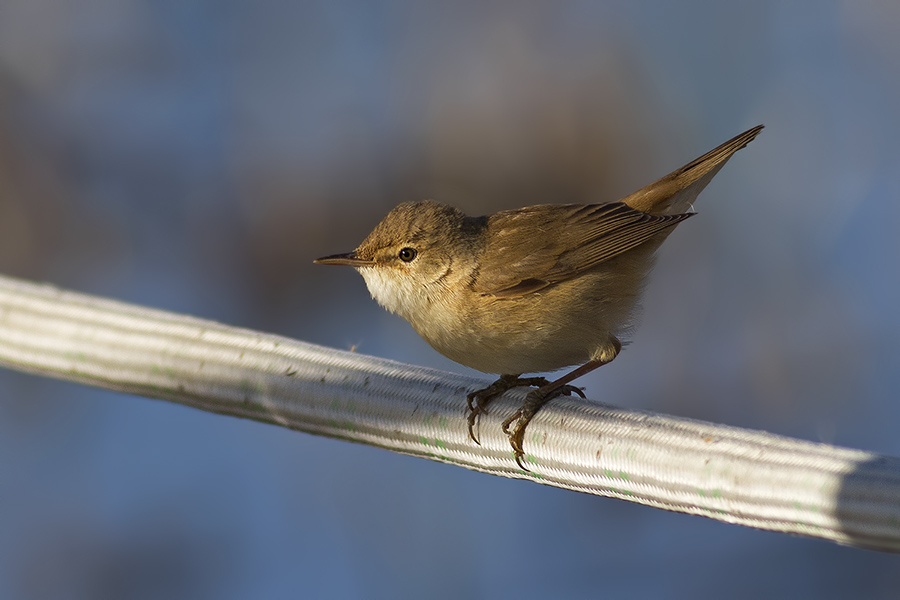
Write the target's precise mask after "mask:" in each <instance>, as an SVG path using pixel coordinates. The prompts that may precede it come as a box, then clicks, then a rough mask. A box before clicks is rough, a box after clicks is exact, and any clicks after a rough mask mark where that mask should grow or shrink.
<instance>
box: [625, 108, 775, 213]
mask: <svg viewBox="0 0 900 600" xmlns="http://www.w3.org/2000/svg"><path fill="white" fill-rule="evenodd" d="M762 129H763V126H762V125H757V126H756V127H754V128H753V129H749V130H747V131H745V132H744V133H742V134H740V135H739V136H737V137H734V138H732V139H730V140H728V141H727V142H725V143H724V144H722V145H721V146H719V147H717V148H715V149H713V150H710V151H709V152H707V153H706V154H704V155H703V156H701V157H700V158H697V159H695V160H693V161H691V162H689V163H688V164H686V165H685V166H683V167H681V168H680V169H677V170H675V171H673V172H672V173H669V174H668V175H666V176H665V177H663V178H662V179H660V180H659V181H656V182H655V183H651V184H650V185H648V186H647V187H644V188H641V189H639V190H638V191H636V192H634V193H633V194H631V195H630V196H627V197H625V198H623V199H622V202H624V203H625V204H627V205H628V206H630V207H631V208H634V209H637V210H640V211H642V212H645V213H650V214H652V215H673V214H680V213H684V212H687V211H688V210H690V207H691V205H692V204H693V203H694V200H696V199H697V196H698V195H699V194H700V192H702V191H703V188H705V187H706V185H707V184H708V183H709V182H710V181H712V178H713V177H715V175H716V173H718V172H719V169H721V168H722V167H723V166H725V163H726V162H728V159H729V158H731V156H732V155H733V154H734V153H735V152H737V151H738V150H740V149H741V148H743V147H744V146H746V145H747V144H749V143H750V142H751V141H752V140H753V138H755V137H756V136H757V135H758V134H759V132H760V131H762Z"/></svg>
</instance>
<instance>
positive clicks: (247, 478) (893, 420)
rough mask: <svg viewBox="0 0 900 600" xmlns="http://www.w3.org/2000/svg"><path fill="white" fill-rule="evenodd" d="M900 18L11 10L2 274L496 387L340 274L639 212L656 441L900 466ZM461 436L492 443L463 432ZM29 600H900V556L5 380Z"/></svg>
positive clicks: (224, 6)
mask: <svg viewBox="0 0 900 600" xmlns="http://www.w3.org/2000/svg"><path fill="white" fill-rule="evenodd" d="M898 106H900V3H897V2H894V1H892V0H882V1H872V2H830V1H821V0H820V1H810V2H775V1H764V0H763V1H758V2H753V3H740V4H738V3H726V2H713V1H708V2H702V1H688V2H680V3H669V4H664V3H654V2H636V1H625V0H618V1H610V2H587V1H581V2H578V1H557V2H518V1H517V2H513V1H511V0H510V1H493V2H478V3H476V2H444V3H436V2H410V1H408V2H400V1H397V2H367V1H363V0H345V1H340V2H277V1H274V0H255V1H253V2H251V1H249V0H208V1H205V2H202V1H201V2H175V1H166V0H160V1H148V0H65V1H63V0H3V3H2V5H0V272H2V273H4V274H8V275H14V276H18V277H25V278H29V279H36V280H45V281H50V282H52V283H55V284H57V285H61V286H65V287H69V288H72V289H75V290H79V291H84V292H89V293H94V294H101V295H106V296H111V297H114V298H119V299H123V300H127V301H131V302H135V303H140V304H144V305H150V306H155V307H159V308H164V309H169V310H174V311H180V312H186V313H190V314H193V315H197V316H201V317H206V318H212V319H216V320H220V321H224V322H227V323H230V324H235V325H240V326H246V327H252V328H257V329H261V330H265V331H271V332H276V333H279V334H283V335H288V336H292V337H296V338H300V339H304V340H307V341H311V342H316V343H320V344H326V345H330V346H335V347H338V348H349V347H351V346H356V347H357V349H358V350H359V351H360V352H363V353H367V354H375V355H378V356H383V357H388V358H393V359H398V360H404V361H410V362H415V363H418V364H425V365H429V366H434V367H438V368H445V369H448V370H455V371H460V370H462V367H459V366H457V365H455V364H454V363H452V362H450V361H449V360H447V359H445V358H443V357H442V356H440V355H438V354H437V353H436V352H434V351H433V350H431V349H430V348H429V347H428V346H427V345H426V344H425V343H424V342H423V341H421V340H420V339H419V338H418V337H417V336H416V335H415V333H414V332H413V331H412V329H411V328H410V327H409V325H407V324H406V323H405V322H404V321H402V320H400V319H399V318H397V317H395V316H392V315H389V314H387V313H385V312H384V311H383V310H382V309H380V308H379V307H378V306H377V305H376V304H375V302H374V301H372V300H371V299H370V298H369V297H368V293H367V292H366V290H365V286H364V284H363V281H362V279H361V278H360V277H359V276H357V275H356V274H354V273H352V272H350V271H347V270H340V269H330V268H324V267H316V266H314V265H312V259H314V258H316V257H318V256H322V255H325V254H332V253H335V252H342V251H348V250H351V249H352V248H354V247H355V246H356V244H357V243H358V242H359V241H361V240H362V238H363V237H364V236H365V235H366V234H367V233H368V231H369V230H370V229H371V228H372V227H373V226H374V225H375V224H376V223H377V222H378V221H379V220H380V219H381V217H382V216H383V215H384V214H385V213H386V212H387V211H388V210H389V209H390V208H391V207H393V206H394V205H395V204H397V203H399V202H401V201H407V200H416V199H422V198H434V199H437V200H440V201H443V202H448V203H452V204H455V205H457V206H459V207H460V208H462V209H463V210H465V211H466V212H468V213H470V214H485V213H489V212H493V211H495V210H499V209H504V208H514V207H518V206H524V205H527V204H534V203H543V202H571V201H604V200H612V199H615V198H618V197H621V196H623V195H625V194H627V193H629V192H631V191H634V190H635V189H637V188H639V187H642V186H643V185H645V184H647V183H650V182H651V181H653V180H655V179H656V178H657V177H659V176H661V175H664V174H665V173H668V172H669V171H671V170H672V169H674V168H676V167H679V166H681V165H682V164H684V163H686V162H687V161H689V160H691V159H693V158H694V157H696V156H699V155H700V154H702V153H703V152H705V151H707V150H709V149H711V148H712V147H714V146H715V145H717V144H719V143H721V142H723V141H725V140H726V139H728V138H730V137H732V136H733V135H735V134H737V133H740V132H741V131H743V130H745V129H747V128H749V127H751V126H753V125H756V124H758V123H764V124H765V125H766V130H765V131H764V132H763V134H762V135H761V136H760V137H759V138H758V139H757V140H756V141H755V142H753V143H752V144H751V145H750V146H748V147H747V148H746V149H744V150H742V151H741V152H740V153H738V154H737V155H736V156H735V158H734V159H733V160H732V161H731V162H730V163H729V164H728V165H727V166H726V167H725V169H724V170H723V171H722V172H721V174H719V175H718V177H717V179H716V181H715V182H713V184H712V185H710V186H709V188H708V189H707V190H706V192H704V194H703V195H702V196H701V197H700V201H699V203H698V205H697V210H698V212H699V213H700V216H699V217H697V218H695V219H692V220H691V221H690V222H688V223H686V224H684V225H682V226H680V227H679V228H678V231H677V232H676V233H675V234H673V235H672V236H671V237H670V238H669V241H668V242H667V243H666V244H665V246H664V247H663V249H662V252H661V256H660V260H659V263H658V266H657V269H656V271H655V273H654V276H653V278H652V280H651V283H650V285H649V287H648V290H647V294H646V297H645V302H644V318H643V322H642V325H641V328H640V329H639V330H638V333H637V334H636V336H635V338H634V342H633V344H632V345H630V346H629V347H627V349H626V351H625V352H623V353H622V355H621V356H620V357H619V358H618V359H617V360H616V361H615V363H614V364H612V365H611V366H608V367H604V368H603V369H600V370H599V371H596V372H594V373H592V374H591V375H590V376H588V377H585V378H583V379H582V380H581V384H582V385H585V386H587V391H588V396H589V397H593V398H597V399H600V400H604V401H607V402H612V403H615V404H620V405H623V406H627V407H632V408H641V409H650V410H655V411H661V412H666V413H670V414H677V415H682V416H688V417H694V418H700V419H705V420H711V421H716V422H723V423H729V424H733V425H739V426H742V427H750V428H757V429H765V430H768V431H772V432H776V433H781V434H786V435H792V436H798V437H802V438H805V439H810V440H816V441H825V442H829V443H836V444H840V445H844V446H851V447H856V448H862V449H865V450H871V451H876V452H881V453H887V454H892V455H900V436H898V430H900V403H898V401H897V400H898V396H900V350H898V348H900V320H898V317H897V313H896V311H897V307H898V306H900V270H898V259H900V236H898V234H897V232H898V229H900V201H898V195H900V145H898V143H897V140H898V139H900V116H898V108H897V107H898ZM460 406H461V410H462V404H461V405H460ZM0 508H2V517H0V597H4V598H26V599H30V598H41V599H42V598H48V599H52V598H76V599H77V598H90V599H99V598H192V599H196V598H298V597H348V598H351V597H360V598H362V597H365V598H420V597H431V598H465V597H492V598H493V597H514V598H520V599H525V598H534V597H570V598H579V597H612V596H614V595H615V596H619V597H632V598H658V597H670V598H684V597H729V598H757V597H768V598H786V597H797V596H801V595H802V596H807V597H817V598H841V597H849V596H853V597H868V598H888V597H890V598H896V597H897V590H898V589H900V558H898V557H895V556H891V555H883V554H877V553H874V552H869V551H863V550H856V549H849V548H842V547H838V546H835V545H831V544H827V543H824V542H817V541H812V540H806V539H798V538H791V537H787V536H783V535H778V534H774V533H766V532H759V531H755V530H751V529H745V528H740V527H735V526H729V525H725V524H722V523H717V522H713V521H710V520H706V519H703V518H699V517H690V516H685V515H679V514H672V513H666V512H663V511H658V510H653V509H650V508H645V507H641V506H636V505H632V504H629V503H626V502H621V501H616V500H610V499H604V498H596V497H592V496H587V495H583V494H578V493H573V492H567V491H562V490H558V489H553V488H548V487H544V486H540V485H535V484H533V483H528V482H522V481H513V480H505V479H500V478H494V477H489V476H486V475H482V474H478V473H473V472H467V471H464V470H462V469H459V468H455V467H450V466H447V465H442V464H436V463H431V462H428V461H424V460H420V459H414V458H410V457H405V456H400V455H394V454H390V453H387V452H384V451H382V450H377V449H373V448H368V447H364V446H356V445H352V444H347V443H343V442H338V441H333V440H329V439H320V438H315V437H312V436H308V435H304V434H300V433H295V432H291V431H286V430H281V429H279V428H277V427H272V426H267V425H262V424H258V423H255V422H251V421H241V420H238V419H233V418H227V417H222V416H217V415H212V414H206V413H202V412H199V411H195V410H192V409H188V408H184V407H181V406H177V405H174V404H169V403H166V402H161V401H155V400H148V399H143V398H138V397H132V396H126V395H121V394H113V393H109V392H105V391H100V390H95V389H90V388H86V387H80V386H77V385H73V384H65V383H59V382H54V381H51V380H47V379H42V378H38V377H33V376H27V375H23V374H19V373H14V372H11V371H5V370H4V371H0Z"/></svg>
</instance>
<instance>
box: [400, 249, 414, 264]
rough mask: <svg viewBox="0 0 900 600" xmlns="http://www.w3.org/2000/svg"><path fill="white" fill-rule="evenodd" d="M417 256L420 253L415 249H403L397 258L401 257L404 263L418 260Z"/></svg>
mask: <svg viewBox="0 0 900 600" xmlns="http://www.w3.org/2000/svg"><path fill="white" fill-rule="evenodd" d="M416 254H418V253H417V252H416V249H415V248H401V249H400V253H399V254H397V256H399V257H400V260H402V261H403V262H412V261H413V259H415V258H416Z"/></svg>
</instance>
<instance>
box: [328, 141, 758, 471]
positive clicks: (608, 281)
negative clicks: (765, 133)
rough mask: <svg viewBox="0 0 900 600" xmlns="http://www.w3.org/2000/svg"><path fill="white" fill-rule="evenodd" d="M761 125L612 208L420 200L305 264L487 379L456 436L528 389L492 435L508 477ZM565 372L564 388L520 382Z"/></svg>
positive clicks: (611, 351) (610, 347)
mask: <svg viewBox="0 0 900 600" xmlns="http://www.w3.org/2000/svg"><path fill="white" fill-rule="evenodd" d="M762 129H763V125H758V126H757V127H754V128H752V129H749V130H747V131H745V132H744V133H742V134H740V135H738V136H736V137H734V138H732V139H730V140H729V141H727V142H725V143H724V144H722V145H720V146H718V147H716V148H714V149H713V150H711V151H709V152H707V153H706V154H704V155H702V156H700V157H699V158H697V159H695V160H693V161H691V162H689V163H688V164H686V165H685V166H683V167H681V168H680V169H676V170H675V171H673V172H672V173H670V174H668V175H666V176H665V177H662V178H661V179H659V180H657V181H655V182H654V183H651V184H650V185H648V186H645V187H643V188H641V189H639V190H637V191H636V192H634V193H632V194H630V195H628V196H626V197H624V198H622V199H620V200H618V201H612V202H606V203H597V204H542V205H537V206H527V207H523V208H517V209H513V210H505V211H501V212H497V213H493V214H490V215H485V216H480V217H470V216H467V215H466V214H464V213H463V212H462V211H461V210H459V209H458V208H455V207H453V206H450V205H447V204H442V203H439V202H435V201H433V200H424V201H416V202H404V203H402V204H400V205H398V206H397V207H395V208H394V209H393V210H391V211H390V212H389V213H388V214H387V216H386V217H384V219H383V220H382V221H381V222H380V223H379V224H378V225H377V226H376V227H375V229H374V230H372V232H371V233H370V234H369V235H368V236H367V237H366V238H365V239H364V240H363V241H362V243H360V244H359V246H358V247H357V248H356V250H354V251H352V252H349V253H344V254H334V255H331V256H325V257H322V258H319V259H316V260H315V262H316V263H317V264H322V265H343V266H350V267H353V268H355V269H356V270H357V271H358V272H359V273H360V274H361V275H362V277H363V279H364V280H365V283H366V286H367V287H368V290H369V292H370V294H371V295H372V297H373V298H374V299H375V300H376V301H377V302H378V303H379V304H380V305H381V306H383V307H384V308H385V309H387V310H388V311H390V312H392V313H396V314H398V315H399V316H401V317H403V318H404V319H406V320H407V321H409V322H410V323H411V324H412V326H413V328H414V329H415V330H416V332H417V333H418V334H419V335H420V336H421V337H422V338H424V339H425V340H426V341H427V342H428V343H429V344H430V345H431V346H432V347H433V348H434V349H435V350H437V351H438V352H440V353H441V354H443V355H445V356H447V357H448V358H450V359H452V360H454V361H456V362H458V363H460V364H462V365H466V366H468V367H471V368H473V369H476V370H478V371H482V372H484V373H491V374H497V375H499V378H498V379H497V380H496V381H494V382H493V383H492V384H491V385H489V386H487V387H486V388H484V389H480V390H476V391H473V392H471V393H469V394H468V395H467V397H466V418H467V422H468V430H469V436H470V437H471V439H472V440H473V441H474V442H475V443H479V440H478V438H477V437H476V435H475V424H476V422H477V418H478V416H479V415H481V414H485V413H486V412H487V409H488V406H489V405H490V404H491V402H492V401H493V400H494V399H496V398H497V397H499V396H500V395H502V394H503V393H504V392H506V391H507V390H509V389H511V388H514V387H520V386H528V387H532V388H533V389H531V390H530V391H529V392H528V394H527V395H526V397H525V401H524V403H523V404H522V406H521V407H520V408H519V409H518V410H517V411H515V412H514V413H513V414H512V415H511V416H509V417H508V418H507V419H506V420H505V421H504V422H503V424H502V426H501V427H502V430H503V432H504V433H505V434H506V435H507V438H508V440H509V443H510V446H511V447H512V451H513V458H514V459H515V461H516V463H517V464H518V465H519V467H520V468H522V469H523V470H526V471H527V470H528V469H527V468H526V467H525V464H524V462H523V461H524V459H525V450H524V434H525V429H526V427H527V426H528V424H529V423H530V422H531V420H532V419H533V418H534V416H535V415H536V414H537V412H538V411H539V410H540V409H541V407H542V406H544V405H545V404H546V403H547V402H548V401H550V400H551V399H553V398H555V397H558V396H560V395H571V394H578V395H580V396H581V397H584V392H583V391H582V389H581V388H578V387H575V386H573V385H571V382H572V381H573V380H575V379H577V378H578V377H581V376H583V375H585V374H586V373H589V372H590V371H593V370H594V369H597V368H598V367H600V366H602V365H605V364H607V363H609V362H611V361H612V360H613V359H615V358H616V356H618V354H619V352H620V351H621V349H622V339H623V337H625V336H626V335H627V334H628V333H629V331H630V330H631V328H632V327H633V322H634V317H635V312H636V309H637V306H638V303H639V300H640V296H641V292H642V290H643V287H644V284H645V281H646V279H647V276H648V274H649V272H650V270H651V269H652V267H653V264H654V258H655V254H656V251H657V249H658V248H659V246H660V244H662V242H663V241H664V240H665V239H666V238H667V237H668V235H669V234H670V233H671V232H672V231H673V229H674V228H675V227H676V226H677V225H678V224H679V223H681V222H682V221H684V220H686V219H688V218H690V217H692V216H694V215H695V214H696V213H695V212H694V210H693V204H694V202H695V200H696V199H697V196H698V195H699V194H700V192H701V191H702V190H703V189H704V188H705V187H706V186H707V184H709V182H710V181H711V180H712V178H713V177H714V176H715V175H716V173H718V172H719V170H720V169H721V168H722V167H723V166H724V165H725V163H726V162H727V161H728V159H729V158H731V156H732V155H733V154H734V153H735V152H737V151H738V150H740V149H741V148H743V147H745V146H746V145H747V144H748V143H749V142H750V141H752V140H753V139H754V138H755V137H756V136H757V135H758V134H759V132H760V131H762ZM572 366H576V368H575V369H573V370H572V371H570V372H568V373H566V374H565V375H563V376H561V377H559V378H557V379H554V380H552V381H551V380H548V379H547V378H545V377H523V375H524V374H528V373H547V372H552V371H557V370H560V369H563V368H566V367H572Z"/></svg>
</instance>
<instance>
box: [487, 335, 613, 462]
mask: <svg viewBox="0 0 900 600" xmlns="http://www.w3.org/2000/svg"><path fill="white" fill-rule="evenodd" d="M613 339H614V341H615V346H614V348H615V352H614V353H613V354H612V356H610V357H603V358H601V359H597V360H592V361H589V362H587V363H585V364H583V365H581V366H580V367H578V368H577V369H575V370H574V371H572V372H571V373H568V374H566V375H563V376H562V377H560V378H559V379H557V380H556V381H551V382H549V383H547V384H545V385H542V386H541V387H539V388H538V389H536V390H531V391H530V392H528V395H527V396H525V403H524V404H523V405H522V407H521V408H520V409H519V410H517V411H516V412H514V413H513V414H512V416H511V417H509V418H508V419H506V420H505V421H503V426H502V427H503V433H505V434H506V435H507V436H508V437H509V444H510V445H511V446H512V448H513V452H514V453H515V456H516V463H517V464H518V465H519V466H520V467H521V468H522V470H524V471H528V469H526V468H525V465H524V463H523V462H522V459H524V458H525V450H524V449H523V448H522V442H523V441H524V439H525V427H526V426H527V425H528V423H530V422H531V419H533V418H534V415H536V414H537V412H538V411H539V410H540V409H541V407H542V406H544V405H545V404H546V403H547V402H548V401H550V400H552V399H553V398H556V397H558V396H571V395H572V393H573V392H574V393H576V394H578V395H579V396H581V397H582V398H584V394H583V393H582V391H581V388H577V387H574V386H571V385H568V384H569V382H570V381H572V380H574V379H577V378H579V377H581V376H582V375H585V374H587V373H590V372H591V371H593V370H594V369H596V368H597V367H602V366H603V365H605V364H606V363H608V362H611V361H612V359H614V358H615V357H616V356H617V355H618V353H619V350H620V349H621V348H622V346H621V344H620V343H619V340H615V338H613ZM513 421H515V427H513V428H512V429H510V425H512V424H513Z"/></svg>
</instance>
